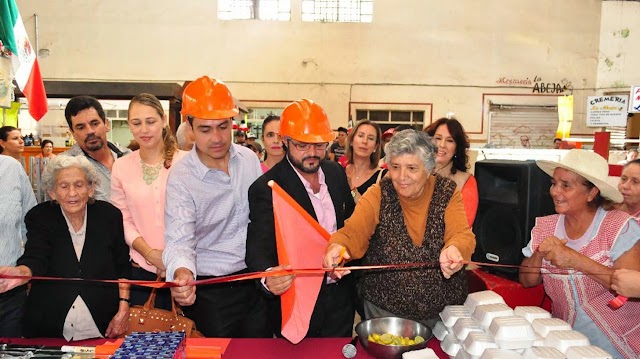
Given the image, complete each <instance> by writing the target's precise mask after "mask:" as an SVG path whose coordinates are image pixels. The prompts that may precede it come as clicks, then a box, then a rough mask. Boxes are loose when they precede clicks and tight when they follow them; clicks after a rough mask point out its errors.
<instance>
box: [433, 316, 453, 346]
mask: <svg viewBox="0 0 640 359" xmlns="http://www.w3.org/2000/svg"><path fill="white" fill-rule="evenodd" d="M432 332H433V336H434V337H436V338H437V339H438V340H439V341H442V339H444V337H445V336H446V335H447V334H449V330H448V329H447V327H445V326H444V323H443V322H442V321H438V322H437V323H436V325H435V326H434V327H433V330H432Z"/></svg>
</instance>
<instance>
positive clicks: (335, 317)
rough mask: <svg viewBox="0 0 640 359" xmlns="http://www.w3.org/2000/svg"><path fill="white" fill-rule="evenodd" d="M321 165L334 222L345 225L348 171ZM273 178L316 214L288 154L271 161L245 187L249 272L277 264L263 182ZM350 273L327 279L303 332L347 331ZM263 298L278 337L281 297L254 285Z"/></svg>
mask: <svg viewBox="0 0 640 359" xmlns="http://www.w3.org/2000/svg"><path fill="white" fill-rule="evenodd" d="M320 167H321V168H322V171H323V172H324V174H325V182H326V183H327V187H328V189H329V194H330V195H331V200H332V202H333V207H334V208H335V211H336V220H337V227H338V228H342V227H343V226H344V221H345V219H347V218H349V216H351V214H352V213H353V209H354V207H355V202H354V201H353V197H352V196H351V190H350V188H349V183H348V182H347V176H346V175H345V172H344V170H343V169H342V167H341V166H340V165H339V164H338V163H337V162H333V161H327V160H323V161H322V162H321V163H320ZM270 180H274V181H275V182H276V183H277V184H278V185H279V186H280V187H282V189H284V190H285V191H286V192H287V193H288V194H289V195H290V196H291V197H292V198H293V199H294V200H296V202H298V203H299V204H300V206H302V208H304V210H305V211H307V212H308V213H309V214H310V215H311V216H312V217H313V218H314V219H316V220H317V219H318V217H317V216H316V213H315V211H314V209H313V204H312V203H311V200H310V199H309V195H308V194H307V190H306V189H305V188H304V185H303V184H302V182H301V181H300V178H298V175H297V174H296V172H295V169H294V168H293V167H292V166H291V164H289V161H287V159H286V158H285V159H283V160H282V161H280V162H279V163H278V164H276V165H275V166H273V168H271V169H270V170H269V171H268V172H267V173H265V174H264V175H262V176H261V177H260V178H258V179H257V180H256V181H255V182H254V183H253V184H252V185H251V187H249V208H250V211H251V212H250V213H249V220H250V222H249V229H248V233H247V254H246V258H245V260H246V263H247V266H248V267H249V269H250V270H251V271H263V270H265V269H267V268H270V267H276V266H277V265H278V253H277V249H276V234H275V227H274V219H273V202H272V198H273V197H272V195H271V188H270V187H269V186H268V185H267V182H269V181H270ZM300 239H301V240H304V238H303V237H301V238H300ZM349 277H350V276H347V277H345V278H343V279H342V280H340V281H339V282H338V284H337V285H333V286H328V285H326V282H324V283H323V286H322V288H321V290H320V294H319V295H318V301H317V302H316V306H315V308H314V311H313V315H312V317H311V322H310V325H309V327H310V328H309V332H308V334H307V335H308V336H310V337H342V336H349V335H351V330H352V326H353V316H354V309H353V294H354V283H353V282H352V280H351V278H349ZM258 285H259V286H260V288H261V289H262V293H264V294H266V296H267V300H268V310H269V314H268V317H269V318H268V320H269V323H270V327H271V329H272V330H273V332H274V333H275V334H276V335H278V336H280V326H281V317H282V314H281V311H280V297H279V296H274V295H273V294H271V293H270V292H268V291H267V290H266V289H265V288H264V286H263V285H262V284H261V283H259V284H258Z"/></svg>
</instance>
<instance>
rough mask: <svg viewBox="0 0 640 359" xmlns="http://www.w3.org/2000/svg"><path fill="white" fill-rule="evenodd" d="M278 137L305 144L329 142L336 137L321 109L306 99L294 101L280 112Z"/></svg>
mask: <svg viewBox="0 0 640 359" xmlns="http://www.w3.org/2000/svg"><path fill="white" fill-rule="evenodd" d="M280 136H282V137H285V136H286V137H290V138H292V139H294V140H296V141H300V142H307V143H322V142H331V141H333V139H334V138H335V137H336V135H335V134H334V133H333V130H332V129H331V124H330V123H329V118H328V117H327V114H326V113H325V112H324V110H323V109H322V107H320V105H318V104H317V103H315V102H313V101H311V100H307V99H302V100H297V101H294V102H293V103H291V104H290V105H289V106H287V107H286V108H285V109H284V110H283V111H282V114H281V115H280Z"/></svg>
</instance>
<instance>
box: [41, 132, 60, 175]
mask: <svg viewBox="0 0 640 359" xmlns="http://www.w3.org/2000/svg"><path fill="white" fill-rule="evenodd" d="M37 157H38V158H39V159H40V173H44V165H45V163H46V162H48V161H50V160H51V159H53V158H54V157H56V155H54V154H53V142H52V141H51V140H42V143H41V144H40V154H39V155H38V156H37Z"/></svg>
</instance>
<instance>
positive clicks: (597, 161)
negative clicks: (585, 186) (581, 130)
mask: <svg viewBox="0 0 640 359" xmlns="http://www.w3.org/2000/svg"><path fill="white" fill-rule="evenodd" d="M536 164H537V165H538V167H540V169H541V170H543V171H544V172H545V173H546V174H548V175H549V176H553V171H555V169H556V168H558V167H560V168H564V169H566V170H569V171H571V172H575V173H577V174H579V175H580V176H582V177H584V178H586V179H587V180H588V181H589V182H591V183H593V184H594V185H595V186H596V187H598V189H599V190H600V195H602V197H604V198H607V199H609V200H612V201H613V202H616V203H620V202H622V199H623V198H622V193H620V191H618V189H617V188H615V187H613V186H611V185H610V184H608V183H607V176H608V175H609V164H608V163H607V161H606V160H605V159H604V158H603V157H602V156H600V155H599V154H597V153H595V152H591V151H587V150H579V149H573V150H569V152H568V153H567V154H566V155H564V156H563V157H562V159H560V162H555V161H536Z"/></svg>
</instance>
